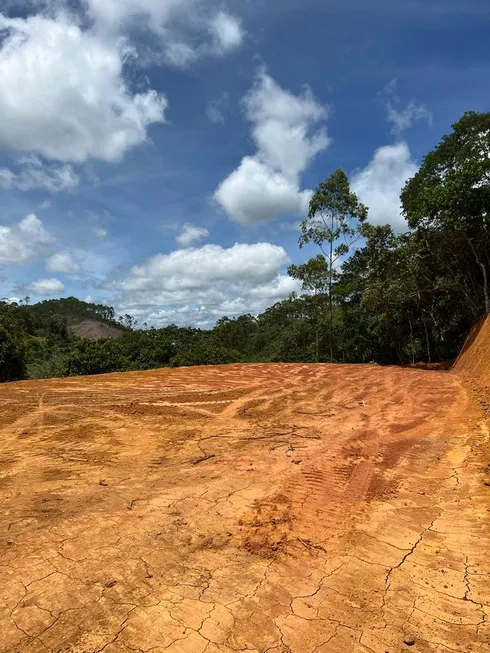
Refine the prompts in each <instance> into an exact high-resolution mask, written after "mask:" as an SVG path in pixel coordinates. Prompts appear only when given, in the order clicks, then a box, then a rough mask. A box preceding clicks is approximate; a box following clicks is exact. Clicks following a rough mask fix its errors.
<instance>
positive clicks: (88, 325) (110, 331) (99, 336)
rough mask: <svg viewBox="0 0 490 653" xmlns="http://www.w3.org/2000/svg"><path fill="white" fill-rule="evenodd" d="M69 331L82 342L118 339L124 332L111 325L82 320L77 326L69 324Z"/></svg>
mask: <svg viewBox="0 0 490 653" xmlns="http://www.w3.org/2000/svg"><path fill="white" fill-rule="evenodd" d="M69 329H70V331H71V332H72V333H73V334H74V335H76V336H77V337H78V338H83V339H84V340H104V339H106V338H111V339H117V338H120V337H121V336H122V335H123V333H124V331H123V330H122V329H121V328H120V327H117V326H115V325H113V324H109V323H107V322H102V321H99V320H97V321H96V320H83V321H82V322H79V323H78V324H70V326H69Z"/></svg>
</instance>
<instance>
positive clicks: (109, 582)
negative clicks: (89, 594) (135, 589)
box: [105, 578, 117, 587]
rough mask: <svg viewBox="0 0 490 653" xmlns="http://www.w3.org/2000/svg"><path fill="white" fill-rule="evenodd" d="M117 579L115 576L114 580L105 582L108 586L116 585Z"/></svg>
mask: <svg viewBox="0 0 490 653" xmlns="http://www.w3.org/2000/svg"><path fill="white" fill-rule="evenodd" d="M116 583H117V580H116V579H115V578H113V579H112V580H108V581H107V583H106V584H105V586H106V587H114V585H116Z"/></svg>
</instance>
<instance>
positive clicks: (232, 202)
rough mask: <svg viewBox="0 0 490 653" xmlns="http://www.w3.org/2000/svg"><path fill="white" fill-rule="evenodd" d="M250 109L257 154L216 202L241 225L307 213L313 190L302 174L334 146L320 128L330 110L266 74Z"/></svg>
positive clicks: (223, 186)
mask: <svg viewBox="0 0 490 653" xmlns="http://www.w3.org/2000/svg"><path fill="white" fill-rule="evenodd" d="M244 105H245V110H246V116H247V118H248V120H250V121H251V122H252V124H253V127H252V137H253V139H254V141H255V143H256V146H257V151H256V153H255V154H254V155H253V156H245V157H244V158H243V159H242V161H241V163H240V165H239V166H238V168H237V169H236V170H235V171H234V172H232V173H231V174H230V175H229V177H227V178H226V179H225V180H224V181H223V182H222V183H221V184H220V185H219V187H218V189H217V190H216V192H215V199H216V200H217V201H218V203H219V204H220V205H221V206H222V207H223V209H224V210H225V211H226V212H227V213H228V215H229V216H230V217H231V218H233V219H234V220H236V221H237V222H239V223H241V224H249V223H253V222H261V221H265V220H271V219H273V218H276V217H278V216H281V215H284V214H298V213H304V212H305V209H306V207H307V205H308V201H309V199H310V197H311V191H308V190H304V191H302V190H300V182H301V174H302V173H303V172H304V171H305V170H306V169H307V168H308V166H309V165H310V163H311V161H312V160H313V158H314V157H315V156H316V155H317V154H318V153H319V152H320V151H322V150H323V149H325V148H326V147H327V146H328V144H329V138H328V136H327V132H326V129H325V128H324V127H321V128H319V129H316V130H314V128H315V127H316V126H317V125H318V123H320V122H323V121H325V120H326V118H327V110H326V108H325V107H324V106H322V105H321V104H320V103H319V102H318V100H317V99H316V98H315V97H314V96H313V94H312V92H311V91H310V90H309V89H306V90H305V91H304V92H303V93H302V94H301V95H294V94H293V93H291V92H290V91H286V90H284V89H282V88H281V87H280V86H278V84H277V83H276V82H275V81H274V80H273V79H272V78H271V77H270V76H269V75H268V74H267V73H265V72H264V71H261V72H260V73H259V75H258V77H257V81H256V83H255V85H254V86H253V88H252V89H251V91H250V92H249V93H248V94H247V96H246V97H245V99H244ZM312 130H313V131H312Z"/></svg>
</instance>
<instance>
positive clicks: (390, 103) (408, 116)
mask: <svg viewBox="0 0 490 653" xmlns="http://www.w3.org/2000/svg"><path fill="white" fill-rule="evenodd" d="M396 86H397V80H396V79H392V80H391V81H390V82H389V83H388V84H387V85H386V87H385V90H384V94H385V96H386V98H387V100H386V111H387V118H388V121H389V122H391V123H392V124H393V127H392V129H391V133H392V134H393V135H395V136H400V135H401V134H402V133H403V132H404V131H406V130H407V129H410V127H411V126H412V124H413V123H414V122H415V121H416V120H423V119H426V120H427V121H428V122H429V123H431V122H432V114H431V112H430V111H429V109H428V108H427V107H426V106H425V105H424V104H417V103H416V102H415V100H410V102H409V103H408V104H407V106H406V107H405V108H404V109H397V108H396V107H397V105H399V104H400V98H399V97H398V96H397V94H396Z"/></svg>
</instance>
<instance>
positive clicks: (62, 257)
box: [46, 251, 82, 274]
mask: <svg viewBox="0 0 490 653" xmlns="http://www.w3.org/2000/svg"><path fill="white" fill-rule="evenodd" d="M46 270H47V271H48V272H54V273H59V274H79V273H80V272H81V271H82V267H81V265H80V264H79V263H77V262H76V261H74V260H73V257H72V255H71V254H70V253H69V252H66V251H64V252H57V253H56V254H53V255H52V256H50V257H49V258H48V259H47V261H46Z"/></svg>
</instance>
